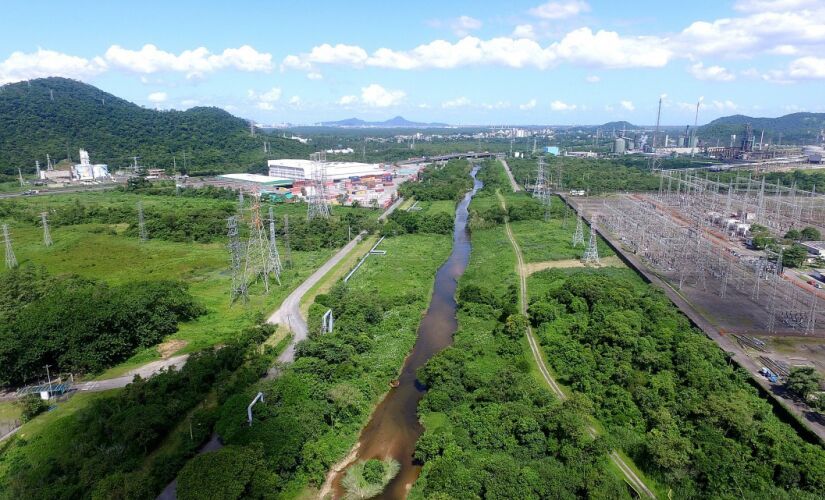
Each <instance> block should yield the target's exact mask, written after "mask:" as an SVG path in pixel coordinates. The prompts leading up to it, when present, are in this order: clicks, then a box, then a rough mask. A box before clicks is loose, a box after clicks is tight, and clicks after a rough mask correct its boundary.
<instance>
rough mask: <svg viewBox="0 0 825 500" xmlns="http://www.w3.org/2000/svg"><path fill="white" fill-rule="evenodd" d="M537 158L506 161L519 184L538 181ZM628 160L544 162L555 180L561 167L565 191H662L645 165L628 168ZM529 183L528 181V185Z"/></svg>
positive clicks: (557, 159) (560, 159)
mask: <svg viewBox="0 0 825 500" xmlns="http://www.w3.org/2000/svg"><path fill="white" fill-rule="evenodd" d="M536 162H537V160H535V159H511V160H507V164H508V165H509V166H510V170H511V171H512V172H513V176H514V177H515V178H516V182H518V183H519V185H521V186H526V185H532V183H534V182H535V180H536V168H537V167H536V165H537V163H536ZM627 163H628V162H627V160H624V159H621V160H601V159H591V158H568V157H557V156H549V157H547V158H546V161H545V168H546V172H547V176H548V177H550V176H552V178H553V179H555V178H556V177H557V175H558V168H559V165H561V172H562V174H561V176H562V184H563V186H564V189H566V190H570V189H583V190H586V191H587V192H588V194H599V193H605V192H611V191H652V190H657V189H659V176H658V175H653V174H651V173H650V172H649V171H647V169H648V166H647V164H646V163H633V164H632V166H628V165H627ZM528 181H529V182H528Z"/></svg>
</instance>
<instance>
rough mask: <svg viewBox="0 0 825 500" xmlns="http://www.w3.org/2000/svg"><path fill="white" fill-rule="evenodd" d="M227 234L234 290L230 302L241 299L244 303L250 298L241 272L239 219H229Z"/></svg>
mask: <svg viewBox="0 0 825 500" xmlns="http://www.w3.org/2000/svg"><path fill="white" fill-rule="evenodd" d="M226 227H227V230H228V231H227V232H228V236H229V269H230V271H232V288H231V289H230V292H229V301H230V303H231V302H234V301H235V299H237V298H238V297H241V298H242V299H243V300H244V302H246V300H247V299H248V298H249V294H248V292H247V288H246V283H245V282H244V276H243V274H242V271H241V261H242V260H243V255H241V254H242V249H241V239H240V235H239V234H238V217H237V216H235V215H233V216H231V217H229V218H228V219H227V223H226Z"/></svg>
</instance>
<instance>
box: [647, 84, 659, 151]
mask: <svg viewBox="0 0 825 500" xmlns="http://www.w3.org/2000/svg"><path fill="white" fill-rule="evenodd" d="M661 118H662V98H661V97H659V111H658V112H657V113H656V130H654V131H653V142H652V143H651V145H650V149H651V150H652V151H656V136H657V135H659V120H661Z"/></svg>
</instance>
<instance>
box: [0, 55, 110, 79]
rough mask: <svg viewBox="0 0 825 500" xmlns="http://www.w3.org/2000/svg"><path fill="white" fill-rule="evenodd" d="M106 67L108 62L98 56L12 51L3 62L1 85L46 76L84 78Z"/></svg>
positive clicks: (0, 73)
mask: <svg viewBox="0 0 825 500" xmlns="http://www.w3.org/2000/svg"><path fill="white" fill-rule="evenodd" d="M105 70H106V62H105V61H104V60H103V59H101V58H99V57H95V58H93V59H86V58H83V57H76V56H71V55H68V54H63V53H61V52H55V51H53V50H44V49H37V52H33V53H30V54H26V53H24V52H12V54H11V55H10V56H9V57H8V59H6V60H5V61H2V62H0V84H6V83H14V82H20V81H23V80H31V79H33V78H44V77H47V76H62V77H66V78H74V79H77V80H85V79H88V78H91V77H93V76H95V75H98V74H100V73H103V72H104V71H105Z"/></svg>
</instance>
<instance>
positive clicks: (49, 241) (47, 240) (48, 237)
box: [40, 212, 52, 247]
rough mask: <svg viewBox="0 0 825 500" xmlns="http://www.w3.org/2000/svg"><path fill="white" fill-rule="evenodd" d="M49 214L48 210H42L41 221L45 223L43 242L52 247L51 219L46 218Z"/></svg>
mask: <svg viewBox="0 0 825 500" xmlns="http://www.w3.org/2000/svg"><path fill="white" fill-rule="evenodd" d="M48 215H49V214H48V212H42V213H41V214H40V222H41V223H42V224H43V244H44V245H46V246H47V247H50V246H52V233H51V231H49V220H48V219H47V218H46V217H47V216H48Z"/></svg>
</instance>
